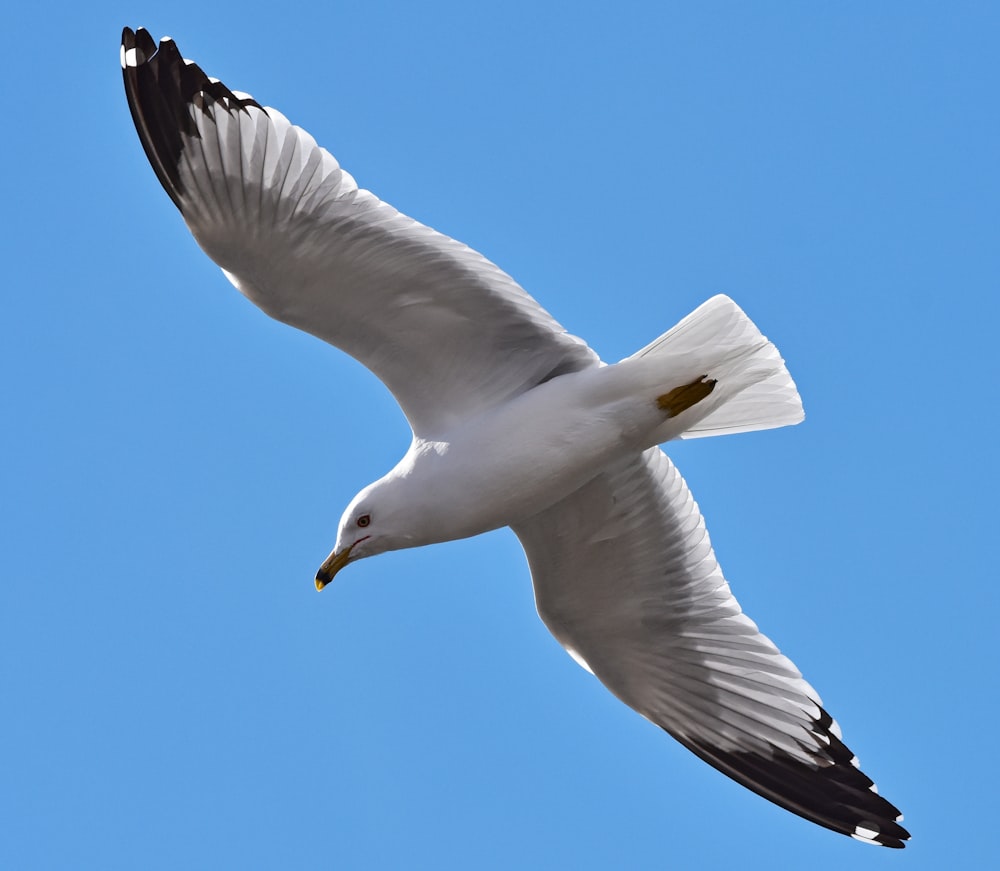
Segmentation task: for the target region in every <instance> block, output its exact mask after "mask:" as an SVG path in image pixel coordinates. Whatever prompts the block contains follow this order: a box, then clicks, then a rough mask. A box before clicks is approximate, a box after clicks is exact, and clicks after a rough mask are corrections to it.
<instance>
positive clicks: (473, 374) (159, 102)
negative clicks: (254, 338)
mask: <svg viewBox="0 0 1000 871" xmlns="http://www.w3.org/2000/svg"><path fill="white" fill-rule="evenodd" d="M122 69H123V75H124V79H125V90H126V94H127V96H128V101H129V107H130V109H131V112H132V117H133V120H134V121H135V125H136V129H137V131H138V133H139V138H140V140H141V141H142V144H143V147H144V149H145V151H146V154H147V156H148V157H149V159H150V162H151V163H152V165H153V168H154V170H155V171H156V174H157V176H158V178H159V179H160V182H161V183H162V184H163V186H164V188H165V189H166V191H167V193H168V194H170V197H171V199H173V201H174V203H175V204H176V205H177V207H178V208H179V209H180V211H181V214H182V215H183V217H184V220H185V222H186V223H187V225H188V227H189V228H190V229H191V232H192V233H193V234H194V236H195V238H196V239H197V241H198V244H199V245H201V247H202V249H203V250H204V251H205V252H206V253H207V254H208V255H209V257H211V258H212V259H213V260H214V261H215V262H216V263H218V264H219V266H221V267H222V269H223V270H224V271H225V273H226V275H227V276H228V277H229V279H230V280H231V281H232V282H233V283H234V284H235V285H236V286H237V287H238V288H239V289H240V291H241V292H243V293H244V294H245V295H246V296H247V297H248V298H249V299H250V300H252V301H253V302H254V303H255V304H256V305H258V306H259V307H260V308H261V309H263V310H264V311H265V312H267V313H268V314H269V315H271V316H272V317H274V318H277V319H278V320H281V321H284V322H285V323H288V324H291V325H292V326H295V327H298V328H299V329H302V330H305V331H306V332H309V333H312V334H313V335H315V336H318V337H319V338H321V339H324V340H325V341H327V342H329V343H331V344H333V345H336V346H337V347H339V348H341V349H342V350H344V351H346V352H347V353H348V354H350V355H351V356H353V357H355V358H356V359H357V360H359V361H360V362H361V363H363V364H364V365H365V366H367V367H368V368H369V369H371V370H372V371H373V372H374V373H375V374H376V375H377V376H378V377H379V378H380V379H381V380H382V381H383V382H384V383H385V384H386V386H387V387H388V388H389V389H390V390H391V391H392V393H393V395H394V396H395V397H396V399H397V400H398V401H399V403H400V405H401V406H402V408H403V411H404V413H405V414H406V416H407V419H408V420H409V421H410V424H411V426H412V427H413V429H414V432H416V433H417V434H418V435H422V436H426V437H433V436H434V435H436V434H439V433H441V432H444V431H446V430H448V429H449V428H450V427H452V426H453V425H455V424H456V423H458V422H460V421H461V420H464V419H466V418H468V417H470V416H472V415H474V414H476V413H477V412H478V411H481V410H482V409H484V408H488V407H490V406H492V405H495V404H498V403H502V402H504V401H506V400H507V399H510V398H512V397H513V396H516V395H517V394H519V393H521V392H523V391H525V390H528V389H530V388H531V387H534V386H536V385H537V384H539V383H541V382H543V381H545V380H547V379H549V378H552V377H554V376H555V375H558V374H562V373H564V372H570V371H575V370H577V369H581V368H584V367H587V366H594V365H597V363H598V360H597V356H596V355H595V354H594V352H593V351H592V350H590V348H588V347H587V345H586V344H585V343H584V342H583V341H582V340H580V339H578V338H576V337H574V336H571V335H569V334H568V333H567V332H566V331H565V330H564V329H563V328H562V327H561V326H560V325H559V324H558V323H557V322H556V321H555V320H554V319H553V318H552V317H551V316H550V315H549V314H548V313H547V312H546V311H545V310H544V309H542V307H541V306H539V305H538V303H536V302H535V301H534V299H532V298H531V297H530V296H529V295H528V294H527V293H526V292H525V291H524V290H523V289H522V288H521V287H520V286H519V285H518V284H517V283H516V282H515V281H514V280H513V279H512V278H511V277H510V276H509V275H507V274H506V273H504V272H503V271H502V270H500V269H499V268H497V267H496V266H495V265H493V264H492V263H491V262H490V261H489V260H487V259H486V258H485V257H483V256H482V255H481V254H478V253H477V252H475V251H473V250H472V249H471V248H469V247H467V246H466V245H463V244H461V243H460V242H456V241H455V240H454V239H450V238H448V237H447V236H444V235H442V234H441V233H438V232H436V231H434V230H432V229H430V228H429V227H426V226H424V225H422V224H420V223H418V222H417V221H414V220H413V219H412V218H408V217H407V216H405V215H403V214H401V213H400V212H398V211H396V210H395V209H394V208H392V206H389V205H388V204H386V203H384V202H382V201H380V200H379V199H378V198H377V197H375V196H374V195H373V194H371V193H369V192H368V191H365V190H361V189H359V188H358V186H357V184H356V183H355V181H354V179H353V178H352V177H351V176H350V174H348V173H347V172H345V171H344V170H342V169H341V168H340V166H339V164H338V163H337V161H336V159H335V158H334V157H333V156H332V155H331V154H330V153H329V152H327V151H325V150H324V149H322V148H320V147H319V146H318V145H317V144H316V142H315V140H314V139H313V138H312V137H311V136H310V135H309V134H308V133H306V132H305V131H304V130H302V129H300V128H298V127H295V126H293V125H292V124H290V123H289V122H288V120H287V119H286V118H285V117H284V116H282V115H281V113H280V112H277V111H276V110H274V109H270V108H265V107H262V106H261V105H260V104H259V103H257V101H256V100H254V99H253V98H252V97H250V96H249V95H246V94H240V93H236V92H233V91H230V90H229V89H228V88H227V87H226V86H225V85H223V84H222V83H221V82H218V81H215V80H212V79H209V78H208V77H207V76H206V75H205V74H204V73H203V72H202V71H201V69H200V68H199V67H198V66H197V65H196V64H194V63H191V62H190V61H186V60H184V59H183V58H182V57H181V55H180V53H179V52H178V50H177V46H176V45H175V44H174V42H173V41H172V40H169V39H164V40H162V41H161V42H160V44H159V46H157V45H156V44H155V43H154V42H153V40H152V38H151V37H150V36H149V34H148V33H147V32H146V31H144V30H139V31H138V32H137V33H133V32H132V31H131V30H129V29H127V28H126V30H125V32H124V33H123V36H122Z"/></svg>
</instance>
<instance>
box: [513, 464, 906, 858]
mask: <svg viewBox="0 0 1000 871" xmlns="http://www.w3.org/2000/svg"><path fill="white" fill-rule="evenodd" d="M514 531H515V532H516V533H517V536H518V538H520V540H521V543H522V544H523V546H524V549H525V551H526V553H527V556H528V562H529V564H530V566H531V578H532V582H533V583H534V587H535V601H536V603H537V606H538V613H539V615H540V616H541V618H542V620H543V621H544V622H545V624H546V626H548V628H549V629H550V630H551V632H552V634H553V635H555V636H556V638H557V639H558V640H559V642H560V643H561V644H562V645H563V646H564V647H566V648H567V650H568V651H569V652H570V654H571V655H572V656H573V657H574V659H576V660H577V661H578V662H580V663H581V665H584V666H585V667H586V668H588V669H589V670H590V671H592V672H593V673H594V674H595V675H596V676H597V677H598V678H599V679H600V680H601V682H602V683H604V685H605V686H607V688H608V689H610V690H611V692H613V693H614V694H615V695H616V696H618V698H620V699H621V700H622V701H624V702H625V703H626V704H627V705H629V706H631V707H632V708H634V709H635V710H637V711H638V712H639V713H641V714H642V715H644V716H645V717H646V718H647V719H649V720H651V721H652V722H653V723H655V724H657V725H658V726H661V727H662V728H663V729H665V730H666V731H667V732H669V733H670V734H671V735H673V736H674V737H675V738H676V739H677V740H678V741H680V742H681V743H682V744H684V745H685V746H686V747H688V748H689V749H690V750H692V751H693V752H694V753H696V754H697V755H698V756H700V757H701V758H702V759H704V760H705V761H706V762H708V763H709V764H710V765H713V766H714V767H715V768H717V769H719V770H720V771H722V772H723V773H725V774H727V775H729V776H730V777H732V778H733V779H734V780H736V781H738V782H739V783H741V784H743V785H744V786H746V787H749V788H750V789H752V790H753V791H754V792H756V793H758V794H760V795H762V796H764V797H765V798H767V799H770V800H771V801H773V802H775V803H776V804H778V805H780V806H781V807H784V808H786V809H788V810H790V811H792V812H793V813H796V814H799V815H800V816H803V817H805V818H806V819H808V820H812V821H813V822H815V823H819V824H820V825H821V826H826V827H827V828H829V829H833V830H834V831H837V832H842V833H844V834H847V835H851V836H853V837H856V838H858V839H860V840H863V841H868V842H870V843H876V844H882V845H885V846H889V847H902V846H903V841H904V840H905V839H907V838H908V837H909V834H908V833H907V832H906V830H905V829H904V828H903V827H902V826H900V825H899V822H898V820H899V819H901V816H900V815H899V811H898V810H897V809H896V808H895V807H893V805H891V804H890V803H889V802H888V801H886V800H885V799H884V798H882V797H881V796H879V795H878V793H877V792H876V791H875V787H874V784H873V783H872V781H871V780H870V779H869V778H868V777H867V776H865V775H864V774H862V772H861V771H860V770H859V768H858V767H857V759H856V758H855V756H854V754H853V753H852V752H851V751H850V750H848V749H847V747H846V746H845V745H844V743H843V742H842V740H841V735H840V729H839V727H838V726H837V724H836V723H835V722H834V721H833V719H832V718H831V717H830V715H829V714H827V712H826V711H825V710H824V709H823V707H822V705H821V702H820V698H819V696H818V695H817V693H816V691H815V690H813V688H812V687H811V686H810V685H809V684H808V683H806V681H805V680H803V678H802V676H801V674H800V673H799V671H798V669H796V668H795V666H794V665H793V664H792V663H791V661H790V660H788V659H787V658H786V657H785V656H783V655H782V654H781V653H780V652H779V651H778V649H777V648H776V647H775V646H774V644H772V643H771V641H770V640H769V639H768V638H767V637H766V636H764V635H763V634H761V632H760V631H759V630H758V629H757V626H756V625H755V624H754V623H753V621H752V620H750V619H749V618H748V617H747V616H746V615H744V614H743V612H742V611H741V609H740V606H739V603H738V602H737V601H736V599H735V598H734V597H733V594H732V593H731V592H730V590H729V585H728V584H727V583H726V580H725V578H724V577H723V576H722V572H721V570H720V569H719V565H718V563H717V562H716V559H715V555H714V553H713V551H712V546H711V544H710V542H709V539H708V533H707V531H706V529H705V523H704V521H703V519H702V516H701V512H700V511H699V510H698V506H697V505H696V504H695V502H694V500H693V499H692V497H691V493H690V491H689V490H688V488H687V486H686V485H685V483H684V480H683V479H682V478H681V476H680V474H679V473H678V472H677V469H676V467H675V466H674V465H673V464H672V463H671V462H670V460H669V459H668V458H667V457H666V455H665V454H664V453H663V452H662V451H661V450H660V449H659V448H651V449H650V450H648V451H646V452H645V453H644V454H643V455H641V456H635V457H632V458H628V459H623V460H620V461H619V462H617V463H616V464H615V465H613V466H611V467H609V468H608V469H607V470H605V472H603V473H602V474H600V475H599V476H598V477H597V478H595V479H594V480H593V481H591V482H590V483H589V484H587V485H586V486H585V487H583V488H582V489H581V490H579V491H577V492H576V493H574V494H572V495H571V496H569V497H567V498H566V499H563V500H562V501H561V502H558V503H556V504H555V505H553V506H552V507H551V508H548V509H546V510H545V511H543V512H541V513H540V514H538V515H536V516H535V517H533V518H531V519H530V520H528V521H525V522H522V523H519V524H518V525H516V526H515V527H514Z"/></svg>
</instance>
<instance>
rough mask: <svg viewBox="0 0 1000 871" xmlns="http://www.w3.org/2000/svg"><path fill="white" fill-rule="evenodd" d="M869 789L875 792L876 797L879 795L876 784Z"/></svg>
mask: <svg viewBox="0 0 1000 871" xmlns="http://www.w3.org/2000/svg"><path fill="white" fill-rule="evenodd" d="M868 789H869V791H870V792H874V793H875V795H878V787H877V786H876V785H875V784H874V783H873V784H872V785H871V786H869V787H868Z"/></svg>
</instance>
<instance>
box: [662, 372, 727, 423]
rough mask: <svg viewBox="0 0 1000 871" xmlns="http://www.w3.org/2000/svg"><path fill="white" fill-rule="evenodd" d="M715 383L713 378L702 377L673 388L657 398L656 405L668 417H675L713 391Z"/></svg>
mask: <svg viewBox="0 0 1000 871" xmlns="http://www.w3.org/2000/svg"><path fill="white" fill-rule="evenodd" d="M716 383H717V382H716V380H715V379H714V378H709V377H708V376H707V375H702V376H700V377H699V378H698V379H697V380H695V381H692V382H691V383H690V384H685V385H683V386H681V387H675V388H674V389H673V390H671V391H670V392H669V393H664V394H663V395H662V396H657V397H656V405H657V406H658V407H659V408H661V409H662V410H663V411H665V412H667V416H668V417H677V415H678V414H680V413H681V412H682V411H687V410H688V409H689V408H690V407H691V406H692V405H695V404H696V403H698V402H701V401H702V400H703V399H704V398H705V397H706V396H708V394H709V393H711V392H712V391H713V390H715V385H716Z"/></svg>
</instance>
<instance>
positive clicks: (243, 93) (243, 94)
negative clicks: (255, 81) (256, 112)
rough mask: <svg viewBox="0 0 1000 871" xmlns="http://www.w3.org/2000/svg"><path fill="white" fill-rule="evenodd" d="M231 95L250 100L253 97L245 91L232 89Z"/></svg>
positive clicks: (238, 98)
mask: <svg viewBox="0 0 1000 871" xmlns="http://www.w3.org/2000/svg"><path fill="white" fill-rule="evenodd" d="M233 96H234V97H236V99H237V100H252V99H253V97H252V96H250V94H248V93H247V92H246V91H233Z"/></svg>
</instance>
